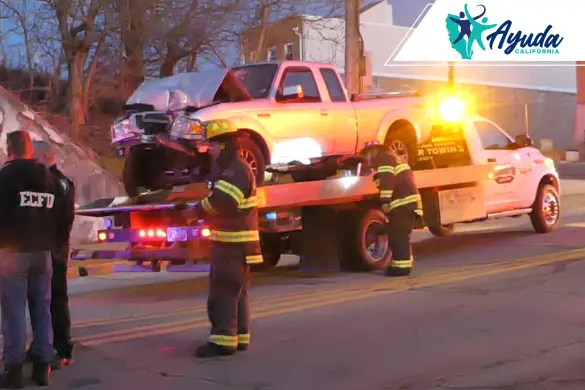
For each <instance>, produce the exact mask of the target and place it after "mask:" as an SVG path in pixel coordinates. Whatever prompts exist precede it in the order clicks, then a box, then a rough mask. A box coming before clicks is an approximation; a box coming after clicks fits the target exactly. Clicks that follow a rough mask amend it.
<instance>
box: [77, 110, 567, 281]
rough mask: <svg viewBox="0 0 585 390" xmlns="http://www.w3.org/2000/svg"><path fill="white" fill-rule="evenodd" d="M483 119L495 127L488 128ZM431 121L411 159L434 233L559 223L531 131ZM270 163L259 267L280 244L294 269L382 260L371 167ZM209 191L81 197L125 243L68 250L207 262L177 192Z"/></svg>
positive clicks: (203, 266) (479, 121) (111, 236)
mask: <svg viewBox="0 0 585 390" xmlns="http://www.w3.org/2000/svg"><path fill="white" fill-rule="evenodd" d="M487 125H489V126H491V127H490V128H489V129H490V130H491V131H492V133H489V134H488V131H487V130H486V128H487ZM435 130H436V133H435V135H434V136H433V137H431V140H430V141H429V142H427V143H426V144H423V145H420V146H419V149H418V151H417V160H416V162H413V163H411V166H413V170H414V174H415V179H416V183H417V185H418V187H419V189H420V193H421V199H422V204H423V210H424V222H425V225H426V227H428V229H429V230H430V231H431V232H432V233H433V234H434V235H436V236H443V235H446V234H449V233H450V232H451V231H452V230H453V226H454V224H456V223H469V222H481V221H485V220H488V219H492V218H501V217H518V216H522V215H529V216H530V219H531V222H532V225H533V227H534V228H535V230H536V231H537V232H539V233H546V232H549V231H551V230H552V229H553V228H554V227H555V226H556V225H557V223H558V220H559V216H560V195H559V194H560V185H559V179H558V174H557V172H556V169H555V167H554V163H552V160H550V159H548V158H546V157H545V156H543V155H542V154H541V153H540V151H538V150H537V149H535V148H533V147H532V142H531V140H530V139H529V138H528V137H526V136H523V135H521V136H518V137H516V139H515V140H513V139H512V138H511V137H510V136H509V135H508V134H507V133H506V132H505V131H504V130H502V129H500V128H499V127H498V126H497V125H496V124H494V123H493V122H491V121H489V120H487V119H484V118H480V117H469V118H466V119H465V120H462V121H460V122H458V123H456V124H452V125H449V126H442V125H440V126H437V128H436V129H435ZM494 131H495V133H494ZM498 137H499V138H498ZM492 143H493V144H492ZM268 170H269V171H270V172H272V173H273V175H274V177H275V178H276V179H275V180H276V181H277V183H275V184H271V185H266V186H263V187H259V188H258V191H257V197H258V208H259V216H260V217H259V219H260V220H259V225H260V238H261V244H262V252H263V256H264V264H263V265H262V268H263V269H268V268H270V267H274V266H276V265H277V263H278V261H279V259H280V257H281V254H284V253H293V254H296V255H299V257H300V270H301V272H316V273H319V272H326V271H340V270H376V269H381V268H383V267H386V266H387V265H388V263H389V261H390V259H391V253H390V249H389V245H388V237H387V233H386V230H385V223H386V217H385V216H384V214H383V213H382V212H381V211H380V206H379V202H378V200H377V199H378V191H377V188H376V187H375V185H374V183H373V180H372V177H371V174H372V172H371V169H369V168H368V167H365V166H362V164H361V163H358V162H357V160H355V159H348V158H343V157H334V156H328V157H325V158H321V159H313V160H312V161H311V163H310V164H301V163H291V164H285V165H279V166H271V167H269V168H268ZM324 170H329V171H330V172H331V174H330V175H329V178H327V179H325V180H322V179H319V180H311V176H313V175H312V174H311V172H313V171H314V172H318V173H319V174H317V175H315V177H323V176H322V173H323V171H324ZM299 172H300V173H302V175H300V176H302V177H303V179H302V180H303V181H301V182H299V180H298V179H297V180H296V181H297V182H288V183H282V184H278V178H279V177H280V178H285V177H290V176H291V175H292V176H294V173H297V175H296V177H297V178H298V177H299V175H298V173H299ZM208 194H209V189H208V186H207V185H206V183H196V184H190V185H187V186H183V187H173V188H172V189H166V190H159V191H156V192H150V193H146V194H142V195H140V196H138V197H135V198H132V199H130V198H128V197H119V198H107V199H101V200H98V201H95V202H92V203H90V204H87V205H85V206H82V207H80V208H79V209H77V211H76V213H77V214H78V215H83V216H90V217H109V218H107V219H106V222H107V223H106V227H107V229H105V230H101V231H99V232H98V237H97V238H98V242H102V243H107V242H118V243H121V242H122V243H127V246H128V247H127V249H126V250H123V251H114V250H96V251H82V250H77V251H74V252H72V258H73V259H76V260H86V259H127V260H128V261H129V262H130V265H129V266H123V267H120V266H119V267H117V268H115V269H114V272H144V271H147V272H153V271H154V272H158V271H160V270H161V269H163V268H166V271H167V272H200V271H206V270H208V268H209V265H208V257H209V248H210V242H209V240H208V237H209V236H210V228H211V227H210V226H209V225H207V221H205V220H199V221H197V223H191V224H187V223H186V221H185V220H184V219H183V218H182V217H181V215H180V212H178V211H176V209H175V206H176V204H177V202H186V203H188V204H191V205H193V204H195V203H196V202H198V201H200V200H201V199H202V198H204V197H205V196H207V195H208ZM418 228H424V226H419V227H418ZM165 266H166V267H165Z"/></svg>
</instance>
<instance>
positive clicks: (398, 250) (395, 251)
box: [362, 143, 422, 276]
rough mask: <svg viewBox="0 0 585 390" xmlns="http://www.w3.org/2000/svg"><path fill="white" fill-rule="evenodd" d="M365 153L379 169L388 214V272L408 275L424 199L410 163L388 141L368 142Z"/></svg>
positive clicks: (378, 180) (378, 184) (382, 199)
mask: <svg viewBox="0 0 585 390" xmlns="http://www.w3.org/2000/svg"><path fill="white" fill-rule="evenodd" d="M362 155H363V156H364V157H365V159H366V160H367V162H368V165H369V166H370V167H372V169H373V170H374V171H375V174H374V182H375V183H376V187H378V190H379V191H380V202H381V204H382V211H383V212H384V214H386V216H387V218H388V221H389V222H388V235H389V241H390V249H391V251H392V261H391V263H390V266H389V267H388V268H387V269H386V276H408V275H410V273H411V271H412V266H413V256H412V247H411V245H410V236H411V234H412V230H413V229H414V225H415V221H416V220H417V219H420V218H421V217H422V203H421V198H420V194H419V192H418V188H417V186H416V183H415V181H414V174H413V172H412V170H411V169H410V166H409V165H408V164H407V163H405V162H403V161H402V160H401V159H400V158H399V157H398V156H396V155H395V154H394V153H392V152H391V151H390V149H388V147H387V146H385V145H380V144H377V143H370V144H366V147H365V149H364V151H363V152H362Z"/></svg>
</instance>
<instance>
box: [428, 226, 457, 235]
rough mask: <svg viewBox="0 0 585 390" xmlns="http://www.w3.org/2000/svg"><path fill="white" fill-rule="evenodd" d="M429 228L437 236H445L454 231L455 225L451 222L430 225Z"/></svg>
mask: <svg viewBox="0 0 585 390" xmlns="http://www.w3.org/2000/svg"><path fill="white" fill-rule="evenodd" d="M428 229H429V232H431V234H432V235H433V236H435V237H445V236H448V235H449V234H451V233H453V231H454V230H455V225H454V224H452V223H451V224H449V225H437V226H428Z"/></svg>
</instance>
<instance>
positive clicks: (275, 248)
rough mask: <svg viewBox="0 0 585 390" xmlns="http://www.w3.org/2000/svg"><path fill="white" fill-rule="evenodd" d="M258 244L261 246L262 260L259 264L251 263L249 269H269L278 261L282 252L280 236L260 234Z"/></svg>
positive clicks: (256, 270)
mask: <svg viewBox="0 0 585 390" xmlns="http://www.w3.org/2000/svg"><path fill="white" fill-rule="evenodd" d="M260 245H261V247H262V260H263V262H262V263H261V264H252V265H251V266H250V271H252V272H262V271H270V270H271V269H273V268H275V267H276V266H277V265H278V262H279V261H280V257H281V253H282V248H281V242H280V236H278V235H274V236H273V235H264V234H262V235H261V236H260Z"/></svg>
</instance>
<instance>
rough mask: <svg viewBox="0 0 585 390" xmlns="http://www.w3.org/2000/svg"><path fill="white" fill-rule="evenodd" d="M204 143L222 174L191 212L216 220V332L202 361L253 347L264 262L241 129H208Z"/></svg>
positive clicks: (215, 125) (217, 125) (218, 124)
mask: <svg viewBox="0 0 585 390" xmlns="http://www.w3.org/2000/svg"><path fill="white" fill-rule="evenodd" d="M205 138H206V140H208V141H209V151H210V154H211V156H212V158H213V160H214V162H215V163H216V164H217V165H219V168H220V169H219V171H220V173H219V175H218V177H217V178H216V180H215V182H214V184H213V187H212V189H211V194H210V195H209V196H208V197H207V198H204V199H203V200H202V201H201V202H200V203H199V204H198V205H197V206H195V207H194V208H193V209H192V210H189V211H188V215H189V217H191V218H193V217H195V218H203V217H205V218H207V219H208V220H209V221H211V235H210V240H211V241H212V247H211V271H210V275H209V278H210V280H209V297H208V301H207V313H208V316H209V321H210V322H211V333H210V336H209V339H208V341H207V343H206V344H204V345H201V346H200V347H198V348H197V350H196V352H195V356H196V357H201V358H205V357H214V356H223V355H233V354H234V353H235V352H236V351H245V350H246V349H247V348H248V345H249V343H250V329H249V321H250V308H249V298H248V289H249V284H250V282H249V273H250V264H257V263H262V254H261V251H260V237H259V233H258V209H257V204H256V184H255V183H256V182H255V177H254V173H253V172H252V169H251V167H250V165H249V164H248V163H247V162H246V161H245V160H244V159H243V158H242V157H241V148H240V142H239V140H238V133H237V129H236V128H235V126H234V125H233V124H232V123H230V122H229V121H225V120H217V121H212V122H211V123H207V124H206V126H205ZM178 208H179V209H184V208H185V206H178Z"/></svg>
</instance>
